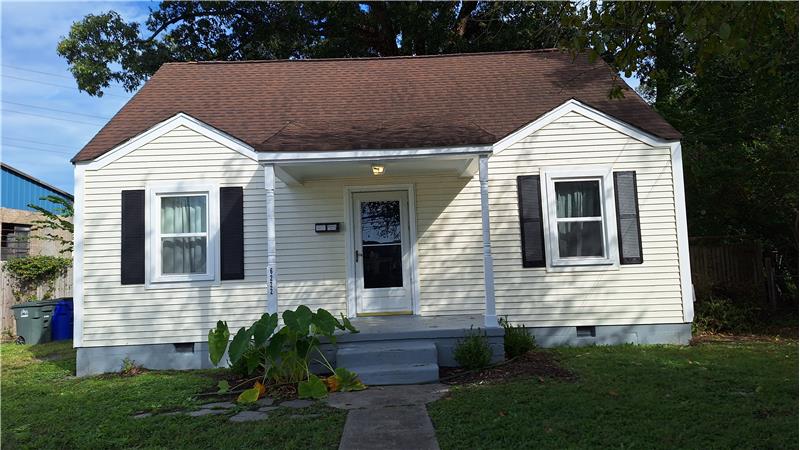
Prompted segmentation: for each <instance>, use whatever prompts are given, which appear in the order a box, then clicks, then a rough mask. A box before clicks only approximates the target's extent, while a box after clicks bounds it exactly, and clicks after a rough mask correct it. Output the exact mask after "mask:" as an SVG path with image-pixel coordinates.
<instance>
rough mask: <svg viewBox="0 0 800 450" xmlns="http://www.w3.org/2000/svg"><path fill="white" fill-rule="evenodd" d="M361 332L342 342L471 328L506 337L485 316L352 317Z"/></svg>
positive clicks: (458, 333) (448, 334) (453, 333)
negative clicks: (486, 323)
mask: <svg viewBox="0 0 800 450" xmlns="http://www.w3.org/2000/svg"><path fill="white" fill-rule="evenodd" d="M350 322H352V324H353V326H355V327H356V329H358V331H359V332H358V333H356V334H350V333H341V336H337V340H338V341H339V342H362V341H386V340H396V339H432V338H433V339H435V338H460V337H463V336H464V333H465V332H466V331H468V330H469V329H470V328H473V329H475V330H477V329H478V328H480V330H481V332H485V333H486V336H487V337H495V336H502V335H503V329H502V328H501V327H500V326H499V325H495V326H494V327H486V326H485V325H484V316H483V315H482V314H475V315H453V316H418V315H411V314H409V315H397V316H371V317H356V318H353V319H350Z"/></svg>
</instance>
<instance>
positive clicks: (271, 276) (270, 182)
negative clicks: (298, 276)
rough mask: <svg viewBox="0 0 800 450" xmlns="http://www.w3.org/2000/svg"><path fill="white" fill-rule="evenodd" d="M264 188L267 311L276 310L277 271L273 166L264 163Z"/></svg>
mask: <svg viewBox="0 0 800 450" xmlns="http://www.w3.org/2000/svg"><path fill="white" fill-rule="evenodd" d="M264 190H265V191H266V194H267V196H266V197H267V312H268V313H270V314H272V313H276V312H278V273H277V269H276V267H275V264H276V260H277V258H276V256H275V255H276V251H275V166H274V165H272V164H265V165H264Z"/></svg>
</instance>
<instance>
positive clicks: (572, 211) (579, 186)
mask: <svg viewBox="0 0 800 450" xmlns="http://www.w3.org/2000/svg"><path fill="white" fill-rule="evenodd" d="M556 200H557V204H556V208H557V215H558V217H559V218H565V217H600V191H599V186H598V182H597V181H563V182H559V183H556Z"/></svg>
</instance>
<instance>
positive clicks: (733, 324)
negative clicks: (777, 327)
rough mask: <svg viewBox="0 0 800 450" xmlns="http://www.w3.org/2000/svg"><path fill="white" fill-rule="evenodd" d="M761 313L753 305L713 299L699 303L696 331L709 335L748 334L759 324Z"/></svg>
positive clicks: (695, 324)
mask: <svg viewBox="0 0 800 450" xmlns="http://www.w3.org/2000/svg"><path fill="white" fill-rule="evenodd" d="M759 313H760V312H759V311H758V309H757V308H756V307H754V306H752V305H748V304H737V303H735V302H733V301H732V300H730V299H728V298H721V297H712V298H709V299H706V300H703V301H700V302H697V310H696V311H695V316H694V329H695V331H701V332H707V333H747V332H750V331H752V329H753V327H754V326H755V325H756V323H757V322H758V317H759Z"/></svg>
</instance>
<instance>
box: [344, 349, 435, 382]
mask: <svg viewBox="0 0 800 450" xmlns="http://www.w3.org/2000/svg"><path fill="white" fill-rule="evenodd" d="M437 361H438V353H437V350H436V344H435V343H433V342H432V341H406V340H402V341H381V342H358V343H351V344H344V345H341V346H340V347H339V348H338V349H337V351H336V366H337V367H345V368H347V369H350V370H352V371H354V372H355V373H357V374H358V376H359V377H360V378H361V381H363V382H364V383H365V384H371V385H385V384H415V383H426V382H431V381H437V380H438V379H439V364H438V363H437Z"/></svg>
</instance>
